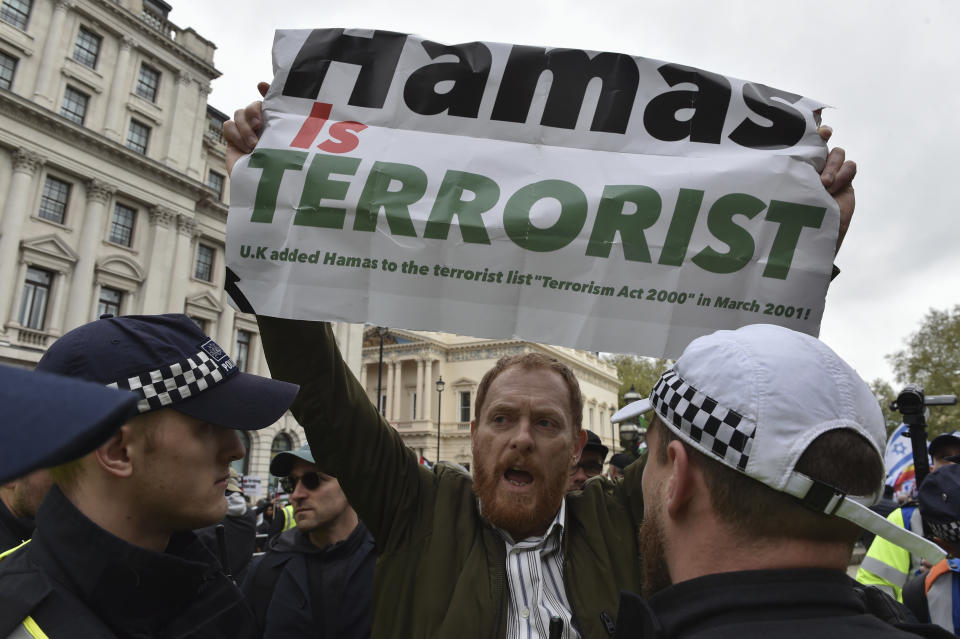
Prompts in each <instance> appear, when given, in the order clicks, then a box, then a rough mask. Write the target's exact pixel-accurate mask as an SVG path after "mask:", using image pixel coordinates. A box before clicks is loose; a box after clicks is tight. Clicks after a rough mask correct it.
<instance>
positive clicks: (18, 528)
mask: <svg viewBox="0 0 960 639" xmlns="http://www.w3.org/2000/svg"><path fill="white" fill-rule="evenodd" d="M32 534H33V519H30V518H29V517H16V516H14V514H13V513H12V512H10V511H9V510H8V509H7V506H6V504H4V503H3V502H2V501H0V553H2V552H3V551H5V550H10V549H11V548H14V547H16V546H19V545H20V544H21V543H23V542H24V541H26V540H27V539H30V535H32Z"/></svg>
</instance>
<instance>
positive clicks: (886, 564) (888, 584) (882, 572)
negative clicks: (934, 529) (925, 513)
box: [857, 506, 923, 603]
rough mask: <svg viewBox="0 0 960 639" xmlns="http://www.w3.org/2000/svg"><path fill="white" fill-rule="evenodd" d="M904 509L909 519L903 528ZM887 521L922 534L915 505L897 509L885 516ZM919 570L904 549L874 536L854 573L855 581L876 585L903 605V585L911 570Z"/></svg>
mask: <svg viewBox="0 0 960 639" xmlns="http://www.w3.org/2000/svg"><path fill="white" fill-rule="evenodd" d="M904 510H906V511H907V512H908V513H909V516H910V519H909V521H908V522H906V524H907V525H904V523H905V522H904V518H903V514H904ZM887 519H888V520H890V521H891V522H893V523H894V524H896V525H897V526H900V527H901V528H905V529H907V530H909V531H911V532H914V533H916V534H918V535H922V534H923V521H922V519H921V518H920V509H919V508H917V507H916V506H907V507H905V508H897V509H896V510H894V511H893V512H892V513H890V514H889V515H888V516H887ZM919 567H920V562H919V560H917V559H916V558H914V557H913V556H912V555H911V554H910V552H909V551H908V550H906V549H905V548H901V547H900V546H897V545H896V544H894V543H893V542H890V541H887V540H886V539H884V538H883V537H880V536H877V537H874V539H873V543H872V544H870V549H869V550H868V551H867V554H866V556H865V557H864V558H863V563H861V564H860V568H859V569H858V570H857V581H859V582H860V583H862V584H864V585H865V586H876V587H877V588H879V589H880V590H882V591H884V592H885V593H887V594H888V595H890V596H891V597H893V598H894V599H896V600H897V601H899V602H900V603H903V586H904V584H905V583H907V577H909V576H910V575H911V574H912V572H913V571H914V570H916V569H917V568H919Z"/></svg>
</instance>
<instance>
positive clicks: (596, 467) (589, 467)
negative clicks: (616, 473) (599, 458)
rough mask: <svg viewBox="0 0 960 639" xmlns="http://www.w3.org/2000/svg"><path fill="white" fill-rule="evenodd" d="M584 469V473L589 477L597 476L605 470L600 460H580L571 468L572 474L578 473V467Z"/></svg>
mask: <svg viewBox="0 0 960 639" xmlns="http://www.w3.org/2000/svg"><path fill="white" fill-rule="evenodd" d="M581 468H582V469H583V474H584V475H586V476H587V477H596V476H597V475H599V474H600V473H601V472H602V471H603V464H601V463H600V462H580V463H579V464H576V465H575V466H574V467H573V468H571V469H570V474H571V475H576V474H577V470H578V469H581Z"/></svg>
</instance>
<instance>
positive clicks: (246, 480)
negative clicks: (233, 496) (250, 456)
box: [243, 475, 263, 499]
mask: <svg viewBox="0 0 960 639" xmlns="http://www.w3.org/2000/svg"><path fill="white" fill-rule="evenodd" d="M243 494H244V495H246V496H247V497H250V498H251V499H256V498H257V497H259V496H260V495H262V494H263V477H261V476H259V475H244V476H243Z"/></svg>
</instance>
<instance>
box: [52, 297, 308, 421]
mask: <svg viewBox="0 0 960 639" xmlns="http://www.w3.org/2000/svg"><path fill="white" fill-rule="evenodd" d="M37 369H38V370H43V371H47V372H53V373H59V374H61V375H67V376H69V377H77V378H80V379H86V380H89V381H93V382H98V383H100V384H103V385H104V386H109V387H111V388H119V389H123V390H130V391H133V392H134V393H136V394H137V396H138V397H139V401H138V403H137V410H138V412H140V413H146V412H149V411H152V410H158V409H161V408H167V407H169V408H173V409H175V410H177V411H179V412H181V413H184V414H186V415H190V416H191V417H195V418H197V419H201V420H203V421H205V422H207V423H210V424H215V425H217V426H224V427H226V428H236V429H240V430H257V429H260V428H266V427H267V426H269V425H271V424H273V423H274V422H276V421H277V420H278V419H280V417H281V416H282V415H283V413H284V412H285V411H286V410H287V408H289V406H290V404H291V403H292V402H293V399H294V398H295V397H296V395H297V390H298V389H299V387H298V386H297V385H296V384H289V383H287V382H281V381H278V380H274V379H270V378H268V377H261V376H259V375H251V374H249V373H243V372H241V371H240V369H238V368H237V365H236V364H235V363H234V361H233V360H232V359H230V356H229V355H227V353H226V351H224V350H223V349H222V348H220V346H219V345H218V344H217V343H216V342H214V341H213V340H212V339H210V337H209V336H207V335H205V334H204V332H203V331H201V330H200V328H199V327H198V326H197V325H196V323H195V322H194V321H193V320H191V319H190V318H189V317H187V316H186V315H183V314H169V315H127V316H123V317H112V316H104V317H102V318H101V319H98V320H96V321H93V322H90V323H89V324H84V325H83V326H80V327H79V328H75V329H73V330H72V331H70V332H68V333H67V334H65V335H64V336H63V337H61V338H60V339H58V340H57V341H56V342H54V343H53V344H52V345H51V346H50V348H49V349H47V352H46V353H45V354H44V356H43V357H42V358H41V359H40V363H39V364H38V365H37Z"/></svg>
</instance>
